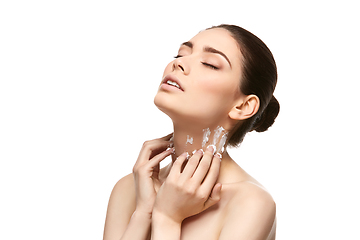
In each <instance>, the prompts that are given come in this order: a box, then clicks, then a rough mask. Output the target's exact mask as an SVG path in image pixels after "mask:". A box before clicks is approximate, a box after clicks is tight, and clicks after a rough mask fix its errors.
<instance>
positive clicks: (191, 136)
mask: <svg viewBox="0 0 360 240" xmlns="http://www.w3.org/2000/svg"><path fill="white" fill-rule="evenodd" d="M226 140H227V131H226V130H225V129H224V128H223V127H221V126H216V127H204V128H201V127H199V128H191V127H187V126H178V125H175V124H174V135H173V142H174V148H175V154H173V155H172V160H173V161H175V160H176V158H177V157H178V156H179V155H180V154H182V153H183V152H187V153H188V154H189V155H190V156H191V155H192V152H193V151H195V150H198V149H203V150H205V149H206V148H207V146H209V145H213V146H215V149H216V152H219V153H221V154H222V153H223V152H224V146H225V143H226Z"/></svg>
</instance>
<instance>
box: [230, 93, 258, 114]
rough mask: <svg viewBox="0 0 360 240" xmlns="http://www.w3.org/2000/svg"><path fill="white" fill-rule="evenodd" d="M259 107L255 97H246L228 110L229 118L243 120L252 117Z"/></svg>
mask: <svg viewBox="0 0 360 240" xmlns="http://www.w3.org/2000/svg"><path fill="white" fill-rule="evenodd" d="M259 107H260V100H259V98H258V97H257V96H256V95H248V96H246V97H245V98H244V99H241V100H239V102H238V103H237V104H236V105H235V106H234V107H233V108H232V109H231V110H230V112H229V117H230V118H231V119H233V120H245V119H248V118H251V117H252V116H254V115H255V114H256V113H257V111H258V110H259Z"/></svg>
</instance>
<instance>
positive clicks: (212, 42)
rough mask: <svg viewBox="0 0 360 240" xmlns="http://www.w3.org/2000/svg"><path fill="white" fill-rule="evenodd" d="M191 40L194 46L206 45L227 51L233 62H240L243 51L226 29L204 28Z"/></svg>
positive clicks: (226, 53)
mask: <svg viewBox="0 0 360 240" xmlns="http://www.w3.org/2000/svg"><path fill="white" fill-rule="evenodd" d="M190 42H192V43H193V44H194V48H203V47H204V46H209V47H212V48H215V49H217V50H219V51H221V52H223V53H225V55H226V56H227V57H228V58H229V59H230V61H231V62H233V63H240V59H241V53H240V49H239V47H238V44H237V42H236V40H235V39H234V38H233V37H232V36H231V34H230V32H229V31H227V30H226V29H223V28H213V29H208V30H204V31H202V32H200V33H198V34H197V35H195V36H194V37H193V38H192V39H191V40H190Z"/></svg>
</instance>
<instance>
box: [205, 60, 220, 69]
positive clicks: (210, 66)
mask: <svg viewBox="0 0 360 240" xmlns="http://www.w3.org/2000/svg"><path fill="white" fill-rule="evenodd" d="M201 63H202V64H203V65H205V66H207V67H209V68H212V69H215V70H218V69H219V68H218V67H215V66H214V65H211V64H209V63H206V62H201Z"/></svg>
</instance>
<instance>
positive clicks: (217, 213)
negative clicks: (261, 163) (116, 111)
mask: <svg viewBox="0 0 360 240" xmlns="http://www.w3.org/2000/svg"><path fill="white" fill-rule="evenodd" d="M189 42H191V45H190V44H184V45H182V46H181V47H180V49H179V55H180V57H179V58H176V59H175V60H174V61H172V62H171V63H170V64H169V65H168V66H167V67H166V69H165V71H164V77H166V76H169V75H173V76H175V77H176V78H177V79H178V80H179V82H180V85H181V87H182V88H183V90H184V91H179V90H178V89H170V88H164V87H162V86H160V88H159V91H158V93H157V95H156V97H155V104H156V105H157V107H158V108H159V109H160V110H162V111H163V112H164V113H166V114H167V115H169V116H170V117H171V119H172V121H173V124H174V133H173V144H174V147H175V149H176V152H175V153H174V154H172V151H173V150H172V149H168V150H166V149H167V148H168V147H169V146H170V144H171V143H170V141H169V140H170V137H171V136H170V135H168V136H166V137H163V138H160V139H155V140H151V141H147V142H145V143H144V145H143V147H142V149H141V151H140V154H139V157H138V159H137V161H136V164H135V166H134V169H133V173H132V174H130V175H128V176H126V177H124V178H122V179H121V180H119V182H118V183H117V184H116V185H115V187H114V189H113V191H112V193H111V197H110V200H109V206H108V212H107V217H106V222H105V231H104V239H105V240H113V239H117V240H118V239H122V240H126V239H132V240H140V239H141V240H144V239H154V240H159V239H166V240H171V239H186V240H191V239H196V240H198V239H199V238H201V239H209V240H211V239H214V240H215V239H221V240H223V239H224V240H225V239H226V240H232V239H234V240H235V239H236V240H266V239H269V240H270V239H275V214H276V213H275V203H274V201H273V199H272V198H271V196H270V194H269V193H268V192H267V191H266V190H265V189H264V188H263V187H262V186H261V185H260V184H259V183H258V182H257V181H256V180H255V179H253V178H252V177H251V176H250V175H248V174H247V173H246V172H245V171H244V170H243V169H242V168H241V167H240V166H239V165H238V164H237V163H236V162H235V161H233V159H231V157H230V156H229V155H228V153H227V152H226V151H225V152H224V153H223V156H222V159H221V161H220V156H219V155H217V154H214V152H213V150H212V149H211V147H210V148H206V149H204V153H202V152H201V151H197V152H196V153H195V154H194V155H193V156H192V157H190V158H189V159H188V161H186V159H187V158H186V155H185V154H182V153H183V151H184V150H185V146H184V145H185V144H184V143H185V142H186V137H187V135H190V136H193V138H194V142H193V144H192V145H191V146H190V147H191V148H189V146H188V148H187V149H186V151H188V152H192V150H196V149H197V150H198V149H201V144H202V141H201V140H202V134H203V132H202V129H204V128H210V129H211V131H213V130H214V129H215V127H217V126H223V127H224V128H225V129H226V130H227V131H229V130H231V129H232V127H233V126H235V124H236V123H237V122H238V121H241V120H244V119H246V118H249V117H251V116H252V115H254V114H255V113H256V112H257V110H258V107H259V99H258V98H257V96H255V95H248V96H246V95H243V94H242V93H241V92H240V91H239V76H241V67H240V66H241V58H242V56H241V54H240V51H239V49H238V46H237V44H236V42H235V40H234V39H233V38H232V37H231V36H230V34H229V33H228V32H227V31H226V30H224V29H211V30H206V31H203V32H200V33H199V34H198V35H196V36H195V37H194V38H192V39H191V40H190V41H189ZM190 46H191V47H190ZM209 48H212V49H216V50H218V51H221V52H222V53H224V54H225V55H226V58H227V59H228V60H229V61H230V63H229V62H228V61H227V59H226V58H225V57H224V56H222V55H221V54H219V53H215V52H214V51H212V52H209V51H206V50H209ZM209 64H210V65H212V66H215V67H216V68H214V67H210V66H209ZM170 155H171V157H172V162H171V163H170V164H169V165H168V166H166V167H165V168H163V169H161V170H159V163H160V162H161V161H162V160H163V159H165V158H166V157H167V156H170Z"/></svg>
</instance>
